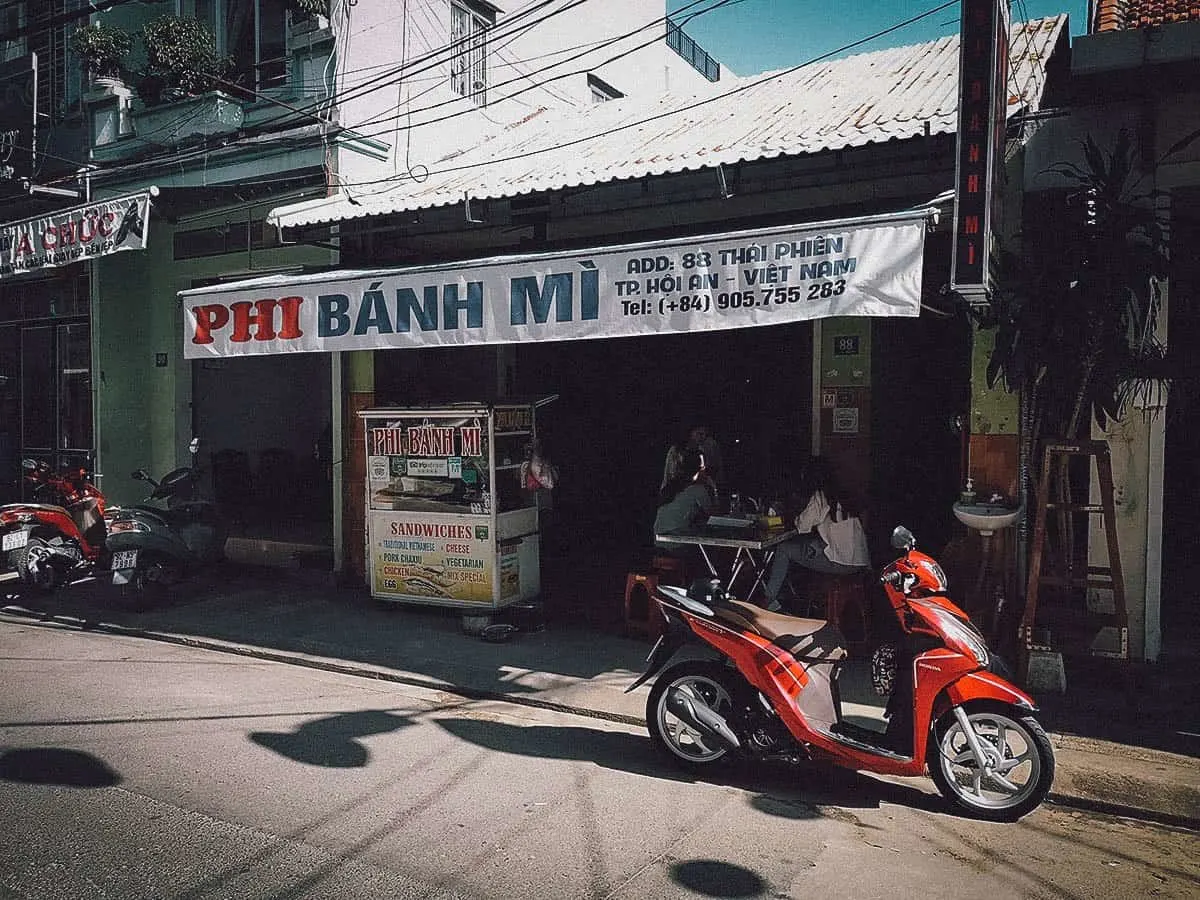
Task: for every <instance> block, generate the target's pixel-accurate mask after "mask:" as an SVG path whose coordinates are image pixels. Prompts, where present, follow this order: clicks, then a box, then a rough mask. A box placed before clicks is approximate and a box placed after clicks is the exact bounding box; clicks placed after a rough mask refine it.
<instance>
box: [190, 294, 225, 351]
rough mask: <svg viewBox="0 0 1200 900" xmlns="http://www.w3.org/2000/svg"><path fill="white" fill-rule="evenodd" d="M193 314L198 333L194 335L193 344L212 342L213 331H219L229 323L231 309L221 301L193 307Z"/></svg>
mask: <svg viewBox="0 0 1200 900" xmlns="http://www.w3.org/2000/svg"><path fill="white" fill-rule="evenodd" d="M192 315H193V316H194V317H195V319H196V334H195V335H194V336H193V337H192V343H193V344H211V343H212V342H213V336H212V333H213V331H214V330H216V331H219V330H220V329H222V328H224V327H225V326H226V325H228V324H229V310H227V309H226V308H225V307H224V306H222V305H221V304H220V303H212V304H210V305H208V306H196V307H193V309H192Z"/></svg>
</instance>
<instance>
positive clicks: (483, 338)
mask: <svg viewBox="0 0 1200 900" xmlns="http://www.w3.org/2000/svg"><path fill="white" fill-rule="evenodd" d="M927 215H928V211H926V210H922V211H919V212H914V213H910V214H907V215H905V216H903V217H898V216H891V217H888V218H886V219H884V218H883V217H880V218H878V219H858V220H853V221H849V222H840V223H839V222H830V223H823V224H820V225H811V226H804V227H795V228H782V229H771V230H760V231H753V232H740V233H736V234H725V235H713V236H709V237H701V238H696V239H692V240H687V241H670V242H668V241H662V242H656V243H653V244H640V245H629V246H624V247H605V248H602V249H597V250H592V251H581V252H577V253H568V254H552V255H551V254H545V255H540V256H536V257H512V258H500V259H492V260H482V261H474V262H466V263H455V264H448V265H444V266H426V267H420V268H410V269H392V270H385V271H378V272H359V271H338V272H327V273H322V274H318V275H306V276H293V277H285V276H278V277H271V278H261V279H256V280H254V281H248V282H242V283H240V284H233V285H215V286H213V287H207V288H198V289H196V290H190V291H183V292H181V295H180V296H181V297H182V298H183V303H184V309H185V315H184V322H185V325H184V328H185V331H186V333H185V336H184V356H185V357H186V358H189V359H195V358H201V357H208V356H244V355H250V354H255V355H257V354H267V353H286V352H296V351H300V352H304V351H334V350H368V349H385V348H404V347H433V346H444V345H461V344H504V343H517V342H520V341H567V340H582V339H588V338H612V337H626V336H634V335H649V334H674V333H680V332H691V331H715V330H721V329H728V328H745V327H749V326H756V325H778V324H782V323H785V322H797V321H802V320H805V319H816V318H821V317H825V316H916V315H918V313H919V311H920V298H921V265H922V257H923V250H924V241H925V228H926V218H927Z"/></svg>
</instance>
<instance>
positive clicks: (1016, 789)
mask: <svg viewBox="0 0 1200 900" xmlns="http://www.w3.org/2000/svg"><path fill="white" fill-rule="evenodd" d="M964 711H965V712H966V716H967V721H968V722H969V724H970V727H971V728H972V730H973V731H974V732H975V735H976V736H977V737H978V739H979V741H980V745H981V746H982V748H983V751H984V754H985V755H986V757H987V759H988V764H987V766H986V767H985V768H984V769H981V768H980V767H979V765H978V763H977V761H976V758H975V754H974V752H973V751H972V749H971V746H970V744H969V742H968V740H967V735H966V734H965V733H964V732H963V729H962V727H961V726H960V724H959V721H958V719H957V717H956V716H955V715H954V712H953V710H952V711H950V712H948V713H946V714H945V715H944V716H942V718H941V719H939V720H938V723H937V725H936V726H935V728H934V731H933V734H932V735H931V739H930V741H929V749H928V752H927V754H926V762H927V763H928V765H929V774H930V775H931V776H932V778H933V781H934V784H936V785H937V788H938V790H939V791H940V792H941V794H942V796H943V797H945V798H946V799H947V800H949V801H951V802H952V803H954V804H955V806H957V807H958V808H959V809H960V810H962V811H963V812H965V813H967V814H968V815H970V816H972V817H973V818H976V819H986V820H988V821H991V822H1015V821H1016V820H1017V819H1019V818H1021V817H1022V816H1024V815H1025V814H1026V813H1028V812H1031V811H1032V810H1033V809H1035V808H1036V807H1037V806H1038V805H1039V804H1040V803H1041V802H1042V800H1044V799H1045V797H1046V794H1047V793H1048V792H1049V790H1050V785H1051V784H1052V783H1053V781H1054V748H1053V746H1052V745H1051V743H1050V738H1049V737H1047V736H1046V732H1045V730H1044V729H1043V728H1042V726H1041V725H1040V724H1039V723H1038V721H1037V720H1036V719H1034V718H1033V717H1032V716H1028V715H1022V714H1021V711H1020V710H1017V709H1015V708H1012V707H999V706H994V705H990V704H988V705H977V706H972V707H964Z"/></svg>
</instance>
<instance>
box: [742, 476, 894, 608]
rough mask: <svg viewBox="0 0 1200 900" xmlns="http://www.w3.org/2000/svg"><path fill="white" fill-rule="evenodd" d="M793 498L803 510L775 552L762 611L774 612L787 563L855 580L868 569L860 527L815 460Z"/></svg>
mask: <svg viewBox="0 0 1200 900" xmlns="http://www.w3.org/2000/svg"><path fill="white" fill-rule="evenodd" d="M799 496H800V498H802V499H801V502H803V503H804V507H803V509H802V510H801V512H800V514H799V515H798V516H796V519H795V524H796V531H797V532H798V534H797V535H796V537H794V538H791V539H790V540H786V541H784V542H783V543H782V544H779V545H778V546H777V547H776V548H775V557H774V558H773V559H772V560H771V570H770V572H768V574H767V580H766V583H765V584H764V585H763V587H764V589H765V591H766V597H767V609H771V610H777V609H780V603H779V592H780V591H781V590H782V588H783V582H784V581H785V580H786V578H787V573H788V569H789V567H790V566H791V565H792V564H793V563H795V564H796V565H798V566H802V567H804V568H806V569H811V570H812V571H815V572H823V573H826V574H828V575H856V574H858V573H860V572H862V571H864V570H865V569H868V568H869V567H870V565H871V559H870V555H869V554H868V552H867V539H866V534H865V533H864V532H863V528H862V523H861V522H860V521H859V520H858V517H857V516H853V515H850V514H849V513H847V512H846V511H845V509H844V508H843V504H842V500H841V498H840V496H839V493H838V491H837V488H836V487H835V485H834V483H833V476H832V473H831V472H830V471H829V466H828V464H827V463H826V462H825V460H823V459H822V458H821V457H819V456H814V457H812V458H811V459H810V460H809V461H808V464H807V465H806V466H805V467H804V471H803V473H802V474H801V476H800V493H799Z"/></svg>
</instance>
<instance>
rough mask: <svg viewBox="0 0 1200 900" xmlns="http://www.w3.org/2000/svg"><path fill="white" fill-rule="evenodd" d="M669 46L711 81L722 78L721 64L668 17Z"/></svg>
mask: <svg viewBox="0 0 1200 900" xmlns="http://www.w3.org/2000/svg"><path fill="white" fill-rule="evenodd" d="M667 46H668V47H670V48H671V49H672V50H674V51H675V52H676V53H678V54H679V55H680V56H682V57H683V58H684V60H686V61H687V63H688V65H690V66H691V67H692V68H693V69H695V70H696V71H697V72H699V73H700V74H701V75H703V76H704V77H705V78H707V79H708V80H709V81H720V80H721V64H720V63H719V62H717V61H716V60H715V59H713V58H712V57H711V56H709V55H708V53H707V52H706V51H705V49H704V48H703V47H701V46H700V45H699V44H697V43H696V42H695V41H693V40H692V39H691V38H690V37H688V36H687V35H686V34H684V33H683V29H682V28H681V27H679V25H677V24H676V23H675V22H672V21H671V20H670V19H667Z"/></svg>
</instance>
